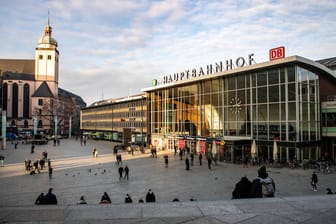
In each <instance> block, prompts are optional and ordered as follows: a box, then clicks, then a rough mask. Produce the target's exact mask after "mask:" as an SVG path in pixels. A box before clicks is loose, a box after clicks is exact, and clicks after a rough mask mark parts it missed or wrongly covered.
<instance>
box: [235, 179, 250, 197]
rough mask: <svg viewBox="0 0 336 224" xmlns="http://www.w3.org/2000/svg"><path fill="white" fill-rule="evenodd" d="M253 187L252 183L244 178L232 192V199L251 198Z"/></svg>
mask: <svg viewBox="0 0 336 224" xmlns="http://www.w3.org/2000/svg"><path fill="white" fill-rule="evenodd" d="M251 187H252V183H251V181H249V179H248V178H247V177H246V176H244V177H242V178H241V179H240V181H239V182H238V183H237V184H236V187H235V189H234V190H233V192H232V199H239V198H250V197H251V195H250V192H251Z"/></svg>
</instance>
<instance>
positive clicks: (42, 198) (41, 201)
mask: <svg viewBox="0 0 336 224" xmlns="http://www.w3.org/2000/svg"><path fill="white" fill-rule="evenodd" d="M52 191H53V189H52V188H49V190H48V193H47V194H44V193H41V194H40V195H39V196H38V197H37V199H36V200H35V204H36V205H57V198H56V195H55V194H54V193H53V192H52Z"/></svg>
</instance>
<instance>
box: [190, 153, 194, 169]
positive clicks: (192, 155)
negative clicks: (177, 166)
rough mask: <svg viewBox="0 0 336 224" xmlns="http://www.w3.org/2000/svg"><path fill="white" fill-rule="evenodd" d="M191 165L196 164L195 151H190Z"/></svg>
mask: <svg viewBox="0 0 336 224" xmlns="http://www.w3.org/2000/svg"><path fill="white" fill-rule="evenodd" d="M190 165H191V166H193V165H194V152H193V151H191V152H190Z"/></svg>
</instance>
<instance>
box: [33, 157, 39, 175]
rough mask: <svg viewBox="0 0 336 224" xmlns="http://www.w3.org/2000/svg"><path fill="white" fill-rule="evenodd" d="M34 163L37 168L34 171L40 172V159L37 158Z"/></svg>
mask: <svg viewBox="0 0 336 224" xmlns="http://www.w3.org/2000/svg"><path fill="white" fill-rule="evenodd" d="M33 165H34V167H35V170H34V171H36V170H37V172H38V173H40V169H39V161H38V160H36V161H35V162H34V163H33Z"/></svg>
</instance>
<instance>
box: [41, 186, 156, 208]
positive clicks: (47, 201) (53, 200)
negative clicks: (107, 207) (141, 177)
mask: <svg viewBox="0 0 336 224" xmlns="http://www.w3.org/2000/svg"><path fill="white" fill-rule="evenodd" d="M52 191H53V189H52V188H49V190H48V193H47V194H44V193H41V194H40V195H39V196H38V197H37V199H36V200H35V204H36V205H57V197H56V195H55V194H54V193H53V192H52ZM138 202H139V203H144V200H143V199H142V198H140V199H139V201H138ZM153 202H156V198H155V194H154V192H153V191H152V190H151V189H149V190H148V192H147V194H146V203H153ZM111 203H112V200H111V198H110V196H109V195H108V194H107V192H104V193H103V195H102V196H101V199H100V202H99V204H111ZM125 203H133V200H132V198H131V196H130V195H129V194H126V197H125ZM77 204H78V205H80V204H81V205H82V204H87V202H86V200H85V197H84V195H82V196H81V197H80V199H79V201H78V202H77Z"/></svg>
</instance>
